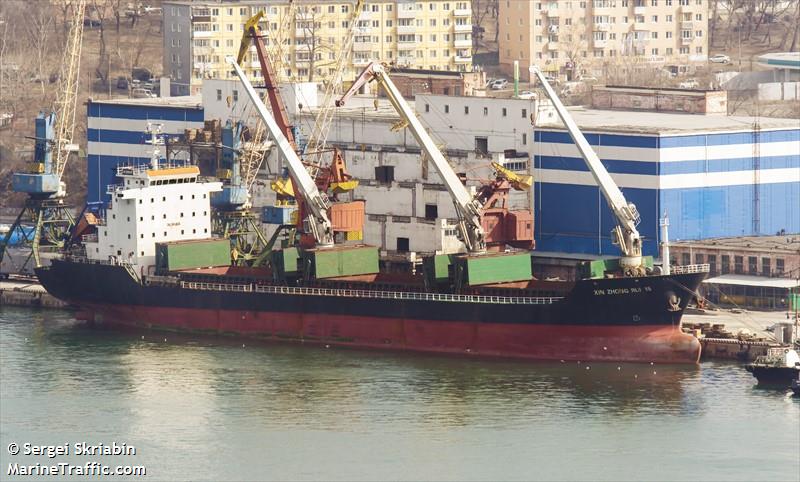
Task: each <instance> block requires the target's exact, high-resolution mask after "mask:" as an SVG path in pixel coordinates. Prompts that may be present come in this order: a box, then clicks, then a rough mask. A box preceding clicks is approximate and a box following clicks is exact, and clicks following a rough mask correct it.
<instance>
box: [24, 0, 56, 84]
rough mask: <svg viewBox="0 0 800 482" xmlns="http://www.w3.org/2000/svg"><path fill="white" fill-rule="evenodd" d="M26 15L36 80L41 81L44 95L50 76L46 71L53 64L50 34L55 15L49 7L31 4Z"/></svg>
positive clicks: (27, 34)
mask: <svg viewBox="0 0 800 482" xmlns="http://www.w3.org/2000/svg"><path fill="white" fill-rule="evenodd" d="M26 8H27V11H26V17H27V21H26V22H24V26H25V33H26V36H27V41H28V43H29V45H30V49H31V54H32V61H33V65H34V68H35V71H34V76H35V81H37V82H39V84H40V86H41V90H42V95H44V94H45V88H44V84H45V81H46V79H47V78H48V77H49V75H48V73H46V70H47V66H48V65H51V63H50V62H49V60H50V58H49V57H50V53H51V52H52V49H51V46H50V41H51V39H50V34H51V33H52V31H53V16H52V15H50V12H49V11H47V9H41V8H38V6H34V5H31V4H28V5H27V7H26Z"/></svg>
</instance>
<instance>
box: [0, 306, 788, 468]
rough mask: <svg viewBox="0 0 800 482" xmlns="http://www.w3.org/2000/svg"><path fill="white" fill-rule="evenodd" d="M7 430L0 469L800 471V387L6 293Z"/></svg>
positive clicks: (0, 436)
mask: <svg viewBox="0 0 800 482" xmlns="http://www.w3.org/2000/svg"><path fill="white" fill-rule="evenodd" d="M0 442H1V443H0V466H1V467H2V472H0V479H2V480H37V479H46V480H55V479H54V478H53V477H47V476H39V477H28V476H21V475H8V474H9V472H8V471H9V470H10V468H11V467H12V466H13V465H14V464H18V465H20V466H22V465H25V466H34V467H35V466H36V464H40V465H52V464H53V463H59V462H68V463H74V464H75V465H76V466H83V467H85V466H87V463H88V462H90V461H91V462H95V461H96V462H99V463H100V464H108V465H109V466H118V465H136V466H142V467H144V468H146V475H145V476H144V479H146V480H261V479H270V480H322V479H324V480H376V479H394V480H421V479H425V480H530V479H539V480H542V479H544V480H654V479H658V480H725V481H734V480H743V481H744V480H747V481H749V480H798V479H800V399H798V398H797V397H793V396H792V395H791V392H790V391H789V390H774V389H763V388H758V387H756V383H755V379H754V378H752V376H751V375H750V374H749V373H747V372H746V371H745V370H744V368H743V367H742V366H740V365H737V364H734V363H712V362H706V363H702V364H701V365H700V366H659V365H652V366H651V365H649V364H595V363H575V362H569V363H558V362H556V363H530V362H518V361H513V362H512V361H498V360H476V359H465V358H455V357H443V356H428V355H411V354H399V353H384V352H377V353H376V352H370V351H359V350H344V349H336V348H325V347H312V346H299V345H295V344H266V343H259V342H253V341H248V340H241V339H219V338H206V337H198V336H180V335H177V334H174V333H167V334H164V333H157V332H146V331H117V330H108V329H101V328H94V327H90V326H87V325H86V324H85V323H82V322H79V321H76V320H75V319H74V317H73V313H71V312H69V311H59V310H32V309H22V308H7V307H5V308H4V307H0ZM82 443H85V444H87V445H88V446H95V447H97V446H99V445H100V444H103V445H105V446H112V445H113V444H114V443H116V444H117V445H121V444H126V447H133V448H134V449H135V454H131V453H128V454H123V455H119V454H118V455H113V454H111V455H109V454H106V455H103V454H102V450H100V452H101V453H99V454H88V455H87V454H85V453H84V454H81V455H78V454H77V453H76V447H75V444H82ZM25 444H31V445H34V446H41V445H44V446H64V445H65V444H67V445H68V446H69V447H70V453H69V454H62V455H55V456H53V457H48V456H47V455H25V454H24V450H25ZM12 445H15V446H17V447H18V448H19V450H20V453H18V454H16V455H14V454H12V453H11V452H12V450H11V448H12ZM63 478H66V479H67V480H70V479H72V480H82V479H85V478H92V480H127V479H131V480H134V479H135V480H141V478H139V477H123V476H114V477H109V478H98V477H96V476H95V477H81V476H72V477H61V478H57V479H58V480H61V479H63Z"/></svg>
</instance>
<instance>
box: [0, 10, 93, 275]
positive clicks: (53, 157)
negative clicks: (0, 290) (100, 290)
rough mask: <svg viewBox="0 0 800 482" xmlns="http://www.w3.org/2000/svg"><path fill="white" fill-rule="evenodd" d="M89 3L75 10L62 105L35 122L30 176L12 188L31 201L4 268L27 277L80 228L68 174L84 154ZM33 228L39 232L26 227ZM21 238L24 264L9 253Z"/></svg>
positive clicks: (5, 243)
mask: <svg viewBox="0 0 800 482" xmlns="http://www.w3.org/2000/svg"><path fill="white" fill-rule="evenodd" d="M85 7H86V0H78V1H77V2H75V3H74V5H73V10H72V18H71V19H70V30H69V33H68V36H67V43H66V45H65V50H64V58H63V61H62V63H61V72H60V75H59V82H58V85H57V87H56V89H55V91H56V101H55V107H54V109H53V111H52V112H50V113H45V112H42V113H40V114H39V115H38V116H37V117H36V121H35V124H36V125H35V137H34V141H35V149H34V159H33V162H30V163H28V166H27V167H28V169H27V172H17V173H14V175H13V178H12V188H13V189H14V191H15V192H19V193H25V194H27V196H28V198H27V199H26V201H25V205H24V207H23V209H22V210H21V211H20V213H19V215H18V216H17V218H16V219H15V221H14V224H13V225H12V226H11V228H10V229H9V230H8V232H7V233H6V235H5V237H4V238H3V239H2V240H0V266H2V262H3V259H4V258H6V257H8V260H9V262H10V264H11V265H12V268H13V269H14V271H17V272H20V273H27V272H28V271H29V270H30V268H32V266H31V262H32V264H33V266H34V267H38V266H41V265H42V258H41V254H43V253H48V252H50V253H52V252H56V251H59V250H60V249H61V248H63V246H64V244H65V243H66V241H67V240H68V238H69V236H70V230H71V229H72V227H73V226H74V225H75V219H74V217H73V215H72V209H71V207H70V206H69V205H67V204H66V202H65V196H66V185H65V183H64V181H63V176H64V169H65V168H66V166H67V162H68V161H69V158H70V155H71V153H73V152H76V151H77V150H78V146H77V145H76V144H74V143H73V132H74V130H75V112H76V101H77V97H78V86H79V81H78V79H79V73H80V60H81V47H82V37H83V14H84V10H85ZM27 223H31V224H32V225H33V229H32V230H31V229H30V228H28V227H26V226H25V224H27ZM16 236H18V237H19V238H18V239H20V240H22V243H21V244H22V246H24V247H25V248H26V249H25V250H24V251H23V253H24V254H22V255H21V256H18V257H17V258H18V259H12V256H11V253H10V252H9V250H8V247H9V246H10V244H11V240H12V237H16Z"/></svg>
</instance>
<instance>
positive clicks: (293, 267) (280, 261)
mask: <svg viewBox="0 0 800 482" xmlns="http://www.w3.org/2000/svg"><path fill="white" fill-rule="evenodd" d="M299 259H300V253H299V251H298V250H297V248H295V247H290V248H284V249H275V250H273V251H272V252H271V253H270V263H271V264H272V270H273V271H274V272H275V273H278V274H279V275H281V277H283V275H287V274H290V275H292V274H297V272H298V271H299V269H298V266H297V264H298V263H297V261H298V260H299Z"/></svg>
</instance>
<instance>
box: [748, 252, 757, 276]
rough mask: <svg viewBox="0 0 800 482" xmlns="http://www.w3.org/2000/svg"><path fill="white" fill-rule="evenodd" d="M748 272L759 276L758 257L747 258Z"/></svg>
mask: <svg viewBox="0 0 800 482" xmlns="http://www.w3.org/2000/svg"><path fill="white" fill-rule="evenodd" d="M747 271H748V272H749V273H750V274H758V257H756V256H748V257H747Z"/></svg>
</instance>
